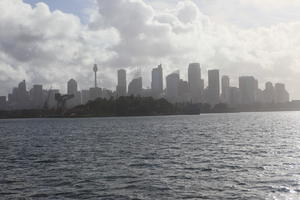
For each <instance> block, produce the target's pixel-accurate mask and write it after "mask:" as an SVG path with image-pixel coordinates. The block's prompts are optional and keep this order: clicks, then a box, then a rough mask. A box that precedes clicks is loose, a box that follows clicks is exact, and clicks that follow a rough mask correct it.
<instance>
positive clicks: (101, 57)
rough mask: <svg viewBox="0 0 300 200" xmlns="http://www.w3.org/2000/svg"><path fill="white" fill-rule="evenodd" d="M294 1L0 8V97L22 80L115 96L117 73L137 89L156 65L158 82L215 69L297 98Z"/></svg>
mask: <svg viewBox="0 0 300 200" xmlns="http://www.w3.org/2000/svg"><path fill="white" fill-rule="evenodd" d="M299 10H300V0H289V1H286V0H226V1H224V0H43V1H39V0H1V1H0V13H1V15H0V85H1V87H0V95H6V94H7V93H8V92H10V91H11V89H12V87H15V86H16V85H17V84H18V83H19V82H20V81H22V80H23V79H25V80H26V81H27V83H28V87H31V85H33V84H43V85H44V87H45V88H50V87H52V88H58V89H61V90H62V91H63V92H64V91H66V82H67V81H68V80H69V79H71V78H74V79H76V80H77V81H78V84H79V88H80V89H85V88H89V87H91V86H92V85H93V75H92V73H93V72H92V67H93V64H94V63H97V64H98V65H99V68H100V70H99V72H100V74H99V78H100V85H101V86H102V87H105V88H109V89H114V88H115V86H116V81H117V77H116V71H117V70H118V69H120V68H126V69H127V71H128V73H129V80H130V78H132V77H133V76H134V75H135V74H136V71H138V69H141V71H142V74H143V79H144V85H145V87H149V86H150V80H149V79H150V71H151V69H152V68H153V67H155V66H156V65H158V64H160V63H162V64H163V66H164V74H165V75H167V74H168V73H171V72H173V71H176V70H180V73H181V77H182V78H183V79H186V76H187V67H188V64H189V63H191V62H199V63H201V68H202V76H203V78H204V79H205V80H206V81H207V70H208V69H212V68H217V69H220V71H221V75H229V76H230V77H231V82H232V85H234V86H237V84H238V77H239V76H243V75H252V76H255V77H256V78H257V79H258V80H259V82H260V87H261V88H262V89H264V83H265V82H267V81H271V82H273V83H277V82H283V83H286V87H287V89H288V91H290V93H291V97H292V99H300V78H299V77H300V67H299V63H300V53H299V52H300V13H299V12H298V11H299Z"/></svg>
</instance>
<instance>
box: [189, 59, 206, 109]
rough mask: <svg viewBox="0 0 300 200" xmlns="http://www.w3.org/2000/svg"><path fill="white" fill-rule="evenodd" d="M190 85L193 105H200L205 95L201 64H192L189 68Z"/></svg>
mask: <svg viewBox="0 0 300 200" xmlns="http://www.w3.org/2000/svg"><path fill="white" fill-rule="evenodd" d="M188 85H189V92H190V96H191V100H192V102H193V103H200V102H201V99H202V98H201V96H202V95H203V89H204V84H203V82H202V80H201V68H200V64H199V63H191V64H190V65H189V68H188Z"/></svg>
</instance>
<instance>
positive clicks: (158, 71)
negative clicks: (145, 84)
mask: <svg viewBox="0 0 300 200" xmlns="http://www.w3.org/2000/svg"><path fill="white" fill-rule="evenodd" d="M151 89H152V96H153V97H160V96H161V94H162V93H163V69H162V65H161V64H160V65H158V67H157V68H154V69H153V70H152V81H151Z"/></svg>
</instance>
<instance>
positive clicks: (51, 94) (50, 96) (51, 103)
mask: <svg viewBox="0 0 300 200" xmlns="http://www.w3.org/2000/svg"><path fill="white" fill-rule="evenodd" d="M56 94H59V90H57V89H51V90H48V92H47V98H46V101H47V103H48V108H49V109H55V108H56V107H57V101H56V99H55V95H56Z"/></svg>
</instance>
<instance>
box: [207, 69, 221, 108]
mask: <svg viewBox="0 0 300 200" xmlns="http://www.w3.org/2000/svg"><path fill="white" fill-rule="evenodd" d="M206 103H209V104H211V105H213V106H214V105H216V104H218V103H220V75H219V70H217V69H214V70H209V71H208V87H207V90H206Z"/></svg>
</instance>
